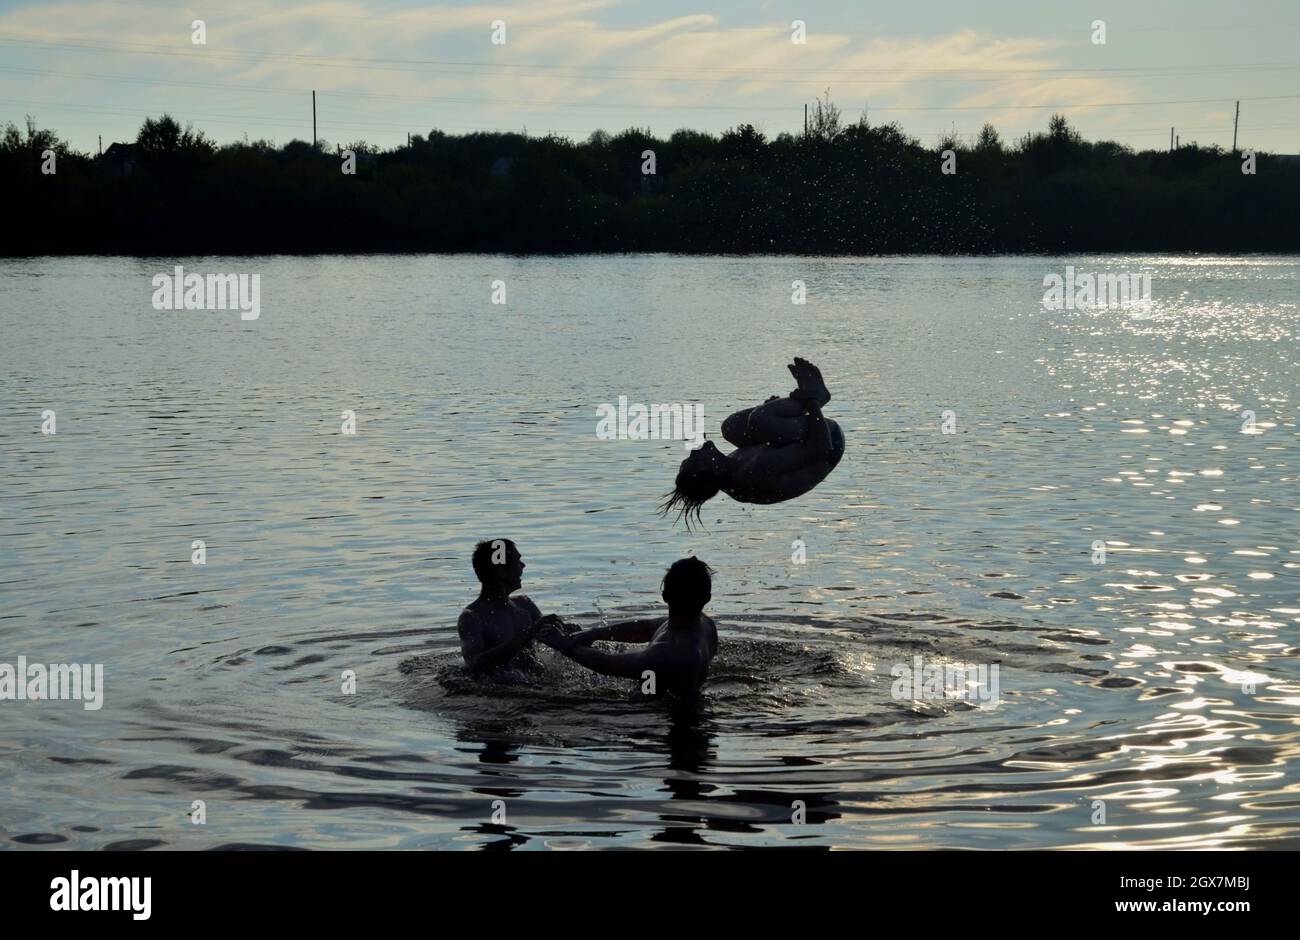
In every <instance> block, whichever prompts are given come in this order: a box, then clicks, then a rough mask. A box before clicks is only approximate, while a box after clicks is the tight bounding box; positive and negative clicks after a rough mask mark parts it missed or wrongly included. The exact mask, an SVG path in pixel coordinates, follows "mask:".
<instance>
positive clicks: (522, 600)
mask: <svg viewBox="0 0 1300 940" xmlns="http://www.w3.org/2000/svg"><path fill="white" fill-rule="evenodd" d="M510 602H511V603H512V604H514V605H515V606H516V607H519V608H521V609H523V610H526V611H528V613H530V614H532V617H533V619H534V620H536V619H537V618H538V617H540V616H541V615H542V610H541V608H540V607H538V606H537V605H536V604H534V603H533V599H532V598H531V597H529V596H528V595H527V594H518V595H516V596H515V597H512V598H510Z"/></svg>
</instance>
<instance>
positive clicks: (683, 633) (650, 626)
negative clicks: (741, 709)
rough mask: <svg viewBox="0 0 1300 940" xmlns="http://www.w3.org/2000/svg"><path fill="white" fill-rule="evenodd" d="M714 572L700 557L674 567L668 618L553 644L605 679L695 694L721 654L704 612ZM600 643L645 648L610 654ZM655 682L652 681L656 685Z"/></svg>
mask: <svg viewBox="0 0 1300 940" xmlns="http://www.w3.org/2000/svg"><path fill="white" fill-rule="evenodd" d="M712 575H713V571H712V569H711V568H709V566H708V565H706V564H705V563H704V562H702V561H700V560H699V559H698V558H683V559H681V560H680V561H676V562H673V565H672V567H670V568H669V569H668V573H667V574H665V575H664V580H663V585H662V588H661V590H662V595H663V599H664V603H666V604H667V605H668V617H667V618H666V619H665V618H663V617H653V618H650V619H647V620H629V621H626V622H624V623H615V624H611V625H609V626H607V627H596V628H595V629H592V630H586V631H584V632H582V633H576V634H574V635H572V636H567V637H559V638H556V639H555V640H554V642H552V643H551V644H550V645H551V646H552V647H553V648H554V649H557V650H559V651H560V652H562V653H564V654H565V655H566V656H568V657H569V658H571V659H572V660H573V661H574V662H576V663H580V664H581V665H583V666H586V667H587V668H588V669H590V670H592V671H593V672H599V673H601V674H602V675H606V676H621V677H623V678H625V679H636V680H638V681H639V683H640V686H639V687H640V688H642V689H646V690H648V689H649V688H653V689H654V691H655V693H656V694H657V693H660V692H669V693H672V694H674V695H691V694H694V693H696V692H698V691H699V690H700V688H701V687H702V686H703V685H704V682H705V680H706V679H708V677H709V664H710V662H712V660H713V657H714V656H715V655H716V654H717V652H718V628H717V625H716V624H715V623H714V622H713V618H712V617H709V616H708V615H707V614H705V613H704V605H705V604H707V603H708V602H709V599H710V598H711V597H712V591H713V579H712ZM595 640H614V641H616V642H619V643H644V644H645V648H644V649H640V650H637V651H636V652H631V653H606V652H603V651H601V650H596V649H592V648H591V644H592V642H593V641H595ZM650 680H653V682H652V684H651V682H650Z"/></svg>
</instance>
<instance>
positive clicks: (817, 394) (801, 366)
mask: <svg viewBox="0 0 1300 940" xmlns="http://www.w3.org/2000/svg"><path fill="white" fill-rule="evenodd" d="M786 368H787V369H789V370H790V374H791V375H792V376H794V380H795V381H796V382H798V383H799V389H798V392H797V394H796V393H794V392H792V393H791V394H790V397H791V398H804V399H811V400H813V401H816V402H817V404H819V405H821V406H822V407H825V406H826V403H827V402H829V401H830V400H831V393H830V389H828V388H827V387H826V383H825V382H824V381H823V380H822V372H821V369H818V368H817V367H816V366H815V365H813V364H812V363H811V362H809V361H808V360H807V359H801V358H800V357H798V356H795V357H794V362H792V363H791V364H790V365H788V366H786Z"/></svg>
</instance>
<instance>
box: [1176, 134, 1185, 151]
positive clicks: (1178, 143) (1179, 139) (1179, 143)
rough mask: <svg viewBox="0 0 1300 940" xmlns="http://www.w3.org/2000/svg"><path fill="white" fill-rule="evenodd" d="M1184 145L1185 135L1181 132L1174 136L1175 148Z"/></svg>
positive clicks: (1180, 147) (1177, 148)
mask: <svg viewBox="0 0 1300 940" xmlns="http://www.w3.org/2000/svg"><path fill="white" fill-rule="evenodd" d="M1182 146H1183V135H1182V134H1179V135H1178V136H1177V137H1175V138H1174V149H1175V150H1181V149H1182Z"/></svg>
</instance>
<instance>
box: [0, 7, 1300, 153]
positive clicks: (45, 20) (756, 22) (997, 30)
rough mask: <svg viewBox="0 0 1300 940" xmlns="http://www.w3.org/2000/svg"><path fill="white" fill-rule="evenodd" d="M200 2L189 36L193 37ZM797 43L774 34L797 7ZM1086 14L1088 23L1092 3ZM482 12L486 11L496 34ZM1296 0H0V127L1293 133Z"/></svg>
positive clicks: (273, 133)
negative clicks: (834, 117) (811, 116)
mask: <svg viewBox="0 0 1300 940" xmlns="http://www.w3.org/2000/svg"><path fill="white" fill-rule="evenodd" d="M195 20H202V21H203V24H204V27H205V33H206V36H205V38H206V42H205V43H204V44H196V43H195V42H194V30H193V28H192V24H193V23H194V21H195ZM796 20H799V21H802V22H803V23H804V24H805V36H806V42H804V43H796V42H793V41H792V35H793V30H792V23H793V22H794V21H796ZM1097 20H1101V21H1103V22H1104V23H1105V40H1106V41H1105V43H1104V44H1101V43H1096V42H1094V38H1095V37H1096V35H1097V34H1096V31H1095V29H1094V26H1093V24H1094V22H1095V21H1097ZM494 21H501V22H503V23H504V25H505V28H504V36H502V33H501V30H499V29H498V30H497V31H496V38H497V39H498V40H500V39H501V38H504V42H497V43H494V42H493V38H494V26H493V24H494ZM1298 41H1300V3H1296V0H1239V2H1231V3H1229V2H1222V0H1220V2H1209V0H1178V2H1166V0H1150V2H1143V0H1126V2H1110V0H1036V2H1020V0H1014V2H1013V0H1006V2H1001V0H987V2H979V3H975V2H971V0H912V2H909V3H898V2H892V3H883V2H878V0H855V2H838V0H833V2H813V0H793V2H792V0H780V2H763V0H748V2H745V0H654V2H645V0H531V2H515V3H488V4H483V5H479V4H448V5H430V4H428V3H414V2H409V0H408V2H404V0H376V2H367V0H325V2H299V0H220V2H215V0H213V2H184V0H178V2H163V0H91V2H81V0H71V2H62V0H41V2H11V0H0V123H4V122H8V121H13V122H14V123H16V124H19V125H20V126H21V125H22V123H23V119H24V116H25V115H28V114H30V115H33V116H34V117H35V118H36V120H37V124H38V125H39V126H41V127H49V128H53V129H55V130H56V131H57V132H58V133H59V135H60V136H61V137H62V138H63V139H65V140H67V141H69V142H70V143H71V144H72V146H73V147H74V148H75V149H78V150H81V151H84V152H91V153H93V152H94V151H95V150H96V148H97V146H98V139H99V137H100V136H102V138H103V146H104V147H105V148H107V147H108V145H109V144H110V143H111V142H113V141H123V140H134V139H135V135H136V132H137V130H138V129H139V126H140V123H141V122H142V121H143V120H144V118H145V117H147V116H157V115H159V114H161V113H163V112H167V113H170V114H171V115H172V116H173V117H175V118H177V119H178V120H180V121H181V122H182V123H186V122H189V123H192V124H193V126H194V127H195V129H197V130H202V131H204V132H205V133H206V134H207V135H208V136H209V137H210V138H212V139H214V140H216V141H217V142H218V143H226V142H230V141H235V140H242V139H245V138H247V139H249V140H258V139H266V140H270V141H274V142H276V143H281V144H282V143H285V142H287V141H289V140H292V139H295V138H297V139H301V140H310V139H311V134H312V110H311V92H312V90H313V89H314V90H315V91H316V93H317V104H316V107H317V126H318V131H317V134H318V137H319V138H320V139H322V140H324V141H327V142H328V143H329V144H331V145H332V144H334V143H340V144H344V145H346V144H348V143H351V142H355V141H358V140H365V141H368V142H370V143H372V144H376V145H379V146H382V147H391V146H395V145H397V144H400V143H404V142H405V140H406V135H407V133H412V134H427V133H428V132H429V131H430V129H432V128H438V129H440V130H442V131H444V132H446V133H449V134H462V133H469V132H472V131H474V130H507V131H525V130H526V131H527V132H528V133H530V134H539V135H540V134H545V133H548V132H554V133H557V134H560V135H563V136H567V137H572V138H575V139H582V138H585V137H587V136H588V135H589V134H590V133H591V132H592V131H594V130H596V129H604V130H606V131H609V132H611V133H614V132H617V131H619V130H623V129H625V128H628V127H639V128H649V129H650V130H651V131H652V132H653V133H654V134H656V135H658V136H667V135H669V134H671V133H672V132H673V131H675V130H677V129H679V128H691V129H695V130H703V131H709V132H713V133H717V132H720V131H722V130H725V129H726V128H728V127H733V126H736V125H738V124H744V123H750V124H753V125H755V126H756V127H758V128H759V129H760V130H762V131H764V132H765V133H767V134H768V135H769V136H774V135H776V134H778V133H781V132H783V131H789V132H797V131H798V130H800V129H801V128H802V125H803V108H804V105H805V104H806V103H809V102H811V101H813V100H814V99H815V98H816V97H818V96H821V95H823V94H826V93H827V92H828V91H829V96H830V98H831V100H832V101H834V102H835V103H836V104H837V105H838V106H839V107H840V108H841V110H842V111H843V113H844V116H845V117H846V118H848V119H849V120H857V119H858V117H859V116H860V115H861V114H862V113H863V111H864V109H865V110H866V113H867V119H868V120H869V121H870V122H871V123H873V124H874V123H882V122H890V121H897V122H898V123H899V124H900V125H901V126H902V127H903V129H904V131H905V132H907V133H908V134H910V135H912V136H915V137H917V138H918V139H920V140H921V142H922V143H924V144H927V145H932V144H934V143H935V142H937V141H938V140H939V138H940V137H941V135H944V134H947V133H950V132H954V131H955V132H956V133H957V134H959V135H961V136H962V137H966V138H973V137H974V136H975V135H976V134H977V133H978V132H979V130H980V128H981V126H982V125H983V124H984V123H985V122H986V121H987V122H990V123H992V124H993V125H994V126H995V127H997V128H998V130H999V131H1000V132H1001V134H1002V136H1003V137H1004V138H1005V139H1015V138H1017V137H1019V136H1020V135H1022V134H1024V133H1025V132H1027V131H1029V130H1037V129H1042V128H1045V127H1046V125H1047V121H1048V118H1049V117H1050V115H1051V114H1052V113H1053V112H1054V111H1058V112H1060V113H1062V114H1065V115H1066V116H1067V118H1068V119H1069V120H1070V122H1071V123H1072V124H1073V125H1074V126H1075V127H1077V128H1078V129H1079V130H1080V131H1081V132H1082V133H1083V135H1084V136H1085V137H1086V138H1088V139H1107V140H1116V141H1120V142H1121V143H1125V144H1128V145H1130V146H1132V147H1134V148H1135V149H1163V148H1167V147H1168V145H1169V128H1170V127H1171V126H1173V127H1175V128H1176V130H1175V133H1176V134H1177V135H1178V137H1179V139H1180V141H1181V142H1182V143H1183V144H1187V143H1191V142H1193V141H1195V142H1199V143H1201V144H1202V145H1209V144H1218V145H1220V146H1222V147H1225V148H1227V147H1230V146H1231V145H1232V132H1233V115H1234V106H1235V101H1236V100H1238V99H1240V101H1241V115H1240V129H1239V146H1240V147H1241V148H1242V149H1250V148H1254V149H1259V150H1268V151H1273V152H1279V153H1300V50H1296V49H1295V46H1296V44H1297V42H1298Z"/></svg>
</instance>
